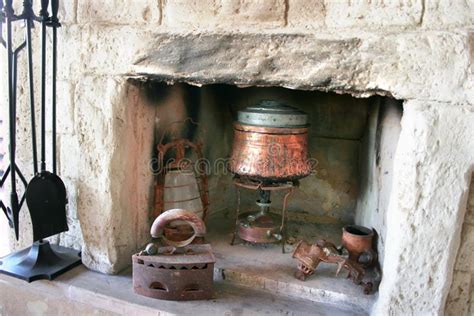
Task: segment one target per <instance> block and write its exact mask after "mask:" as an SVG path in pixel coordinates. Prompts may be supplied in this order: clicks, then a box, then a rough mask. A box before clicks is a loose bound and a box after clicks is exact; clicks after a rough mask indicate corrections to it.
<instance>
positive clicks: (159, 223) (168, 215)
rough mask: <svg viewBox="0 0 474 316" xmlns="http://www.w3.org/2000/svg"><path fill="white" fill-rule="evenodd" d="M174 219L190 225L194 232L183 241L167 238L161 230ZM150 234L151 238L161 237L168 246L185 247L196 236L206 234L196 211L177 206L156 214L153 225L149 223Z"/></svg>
mask: <svg viewBox="0 0 474 316" xmlns="http://www.w3.org/2000/svg"><path fill="white" fill-rule="evenodd" d="M176 220H180V221H183V222H185V223H187V224H189V225H191V227H192V228H193V230H194V234H193V235H192V236H191V237H189V238H188V239H186V240H183V241H174V240H169V239H167V238H166V237H165V236H164V235H163V230H164V228H165V226H166V225H167V224H168V223H170V222H172V221H176ZM150 234H151V237H153V238H159V237H161V239H162V240H163V242H164V243H166V244H167V245H169V246H173V247H185V246H187V245H189V244H190V243H192V242H193V240H194V239H195V238H196V237H204V235H205V234H206V226H205V225H204V222H203V221H202V219H201V218H199V216H198V215H197V214H196V213H193V212H191V211H187V210H183V209H179V208H175V209H172V210H168V211H166V212H163V213H162V214H161V215H160V216H158V217H157V218H156V219H155V221H154V222H153V225H151V229H150Z"/></svg>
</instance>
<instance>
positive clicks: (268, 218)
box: [230, 177, 298, 253]
mask: <svg viewBox="0 0 474 316" xmlns="http://www.w3.org/2000/svg"><path fill="white" fill-rule="evenodd" d="M233 182H234V185H235V187H236V188H237V210H236V216H235V227H234V233H233V236H232V241H231V243H230V244H231V245H234V243H235V239H236V236H239V238H240V239H242V240H245V241H248V242H251V243H255V244H262V243H274V242H281V250H282V253H285V244H286V239H287V237H286V231H285V228H286V221H287V214H286V210H287V206H288V198H289V197H290V195H291V193H292V192H293V189H294V188H295V187H297V186H298V182H297V181H294V182H285V183H273V184H263V183H261V182H255V181H251V180H243V179H241V178H238V177H236V178H234V180H233ZM242 188H243V189H248V190H254V191H257V192H259V193H260V194H261V195H262V194H263V195H264V196H266V197H267V201H265V202H263V203H262V201H261V200H259V201H257V205H258V206H260V207H261V208H262V211H261V212H253V213H244V214H240V208H241V199H240V194H241V192H240V190H241V189H242ZM274 191H286V193H285V196H284V197H283V207H282V210H281V216H279V215H277V214H273V213H270V211H269V208H270V201H269V197H270V192H274ZM278 217H281V219H280V223H278V222H277V220H278V219H279V218H278ZM259 219H262V220H261V221H259Z"/></svg>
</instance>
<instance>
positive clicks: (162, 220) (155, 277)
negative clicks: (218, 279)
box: [132, 209, 216, 301]
mask: <svg viewBox="0 0 474 316" xmlns="http://www.w3.org/2000/svg"><path fill="white" fill-rule="evenodd" d="M172 221H183V222H185V223H186V224H188V225H190V226H191V227H192V228H193V230H194V234H193V235H192V236H191V237H190V238H188V239H186V240H184V241H174V240H170V239H167V238H166V237H165V236H164V235H163V231H164V228H165V227H166V225H167V224H168V223H170V222H172ZM205 234H206V226H205V225H204V222H203V221H202V219H201V218H199V216H198V215H197V214H196V213H194V212H191V211H187V210H183V209H172V210H168V211H166V212H164V213H162V214H161V215H160V216H158V217H157V218H156V220H155V221H154V222H153V225H152V227H151V236H152V237H153V238H159V237H161V239H162V241H163V242H164V243H165V244H166V245H168V246H165V247H158V246H157V245H156V244H154V243H151V244H148V245H147V247H146V249H145V250H144V251H141V252H140V253H138V254H135V255H133V256H132V261H133V290H134V292H135V293H137V294H140V295H144V296H149V297H152V298H157V299H162V300H174V301H185V300H186V301H187V300H205V299H210V298H211V297H212V295H213V276H214V263H215V261H216V260H215V258H214V255H213V254H212V249H211V246H210V245H209V244H199V245H198V244H191V243H192V242H193V241H194V239H195V238H199V237H201V238H202V237H204V235H205Z"/></svg>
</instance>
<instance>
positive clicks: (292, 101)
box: [117, 79, 403, 309]
mask: <svg viewBox="0 0 474 316" xmlns="http://www.w3.org/2000/svg"><path fill="white" fill-rule="evenodd" d="M262 100H274V101H275V100H276V101H279V102H284V103H285V104H288V105H290V106H292V107H294V108H297V109H298V110H300V111H303V112H305V113H306V114H307V115H308V120H309V128H308V151H309V157H310V159H311V161H312V164H311V167H312V170H311V174H310V175H309V176H307V177H304V178H302V179H301V180H300V181H299V185H298V187H297V188H294V190H293V192H292V194H291V196H290V197H289V198H288V205H287V216H288V222H287V226H286V228H285V238H286V243H285V246H284V250H285V253H284V254H283V253H281V247H280V246H279V245H278V243H275V244H258V245H251V244H250V243H248V242H244V241H242V240H238V241H237V242H236V243H235V244H234V245H233V246H232V245H230V243H231V240H232V237H233V232H234V229H235V223H236V218H235V214H236V207H237V188H236V185H235V183H234V182H233V178H234V174H232V172H231V171H230V170H229V169H230V168H229V158H230V156H231V153H232V146H233V142H234V138H233V136H234V135H233V133H234V130H233V123H234V122H235V121H236V120H237V116H238V112H239V111H240V110H242V109H245V108H247V107H249V106H253V105H255V104H257V103H258V102H261V101H262ZM125 102H126V103H127V105H126V106H124V107H123V108H124V111H125V112H126V113H125V115H124V116H123V117H122V118H121V120H123V122H121V124H120V130H119V132H118V133H117V135H119V137H121V139H122V140H123V146H121V147H120V148H118V149H117V150H118V153H117V155H118V156H119V157H121V162H122V168H123V170H122V171H123V172H124V173H125V174H127V178H126V179H127V181H124V183H122V184H121V186H122V192H123V194H122V196H121V199H127V201H128V202H127V203H128V205H131V206H132V207H133V208H134V211H133V212H130V214H124V216H122V218H121V220H122V227H123V226H125V225H127V226H130V227H129V229H128V231H130V232H131V233H132V234H134V235H135V236H136V238H135V240H136V247H137V250H138V249H143V245H145V244H146V243H147V242H148V241H149V227H150V224H151V221H152V220H154V218H155V217H156V216H157V214H158V213H157V210H156V196H155V192H156V181H157V179H156V177H157V174H159V172H160V168H162V167H163V166H162V165H161V164H160V163H159V159H158V158H159V150H158V147H159V145H160V144H166V143H168V142H170V141H171V140H172V139H175V138H179V137H182V138H186V139H189V140H191V141H196V142H197V141H198V140H201V141H202V144H203V146H202V156H203V160H204V161H205V168H204V169H205V171H206V175H207V177H208V192H209V196H208V200H209V208H208V217H207V220H206V226H207V230H208V233H207V235H206V239H207V241H209V242H210V243H211V245H212V247H213V249H214V252H215V253H217V257H218V258H219V260H218V262H217V263H216V268H217V269H220V270H221V272H222V275H223V279H224V278H225V279H226V280H233V281H235V282H237V283H242V284H244V285H250V284H245V283H246V282H248V280H249V278H246V276H245V275H246V274H248V273H251V274H255V275H258V278H257V279H256V280H257V281H255V280H253V281H252V282H257V283H258V285H259V286H262V287H270V286H276V287H277V288H278V286H279V285H278V284H279V283H278V282H280V281H282V280H283V281H285V282H289V283H295V284H297V286H296V287H297V288H298V287H300V288H301V289H300V290H298V293H297V294H295V296H301V291H303V292H304V291H307V294H308V296H312V294H311V295H310V293H312V292H314V291H316V289H318V290H321V291H320V292H318V293H319V295H322V296H324V295H325V294H324V291H333V292H335V293H339V294H344V295H345V296H344V297H346V298H347V300H349V303H352V304H354V306H359V307H360V308H362V309H366V308H367V306H368V305H371V304H372V302H373V301H374V295H364V294H363V293H362V289H361V288H360V287H359V286H357V285H355V284H353V283H352V282H350V281H349V280H347V279H346V278H345V276H342V275H339V276H335V271H336V269H335V266H333V265H330V264H326V263H321V265H319V266H318V267H317V270H316V272H315V273H314V275H313V276H311V277H308V278H307V279H306V280H305V282H301V281H299V280H297V279H296V278H294V273H295V272H296V270H297V262H296V261H295V259H293V258H292V256H291V253H292V251H293V250H294V248H295V247H296V245H297V244H298V242H299V241H300V240H306V241H307V242H308V243H311V244H314V243H316V241H317V240H320V239H325V240H327V241H328V242H332V243H334V244H335V245H341V238H342V228H343V227H344V226H345V225H350V224H356V225H362V226H365V227H368V228H370V229H373V230H374V231H375V236H374V238H375V239H376V240H374V248H375V249H376V250H377V252H378V261H379V262H380V265H381V267H382V269H383V260H384V256H383V255H384V252H383V250H384V245H385V244H386V242H387V241H386V240H385V214H386V210H387V207H388V203H389V196H390V191H391V180H392V178H391V177H392V161H393V158H394V153H395V151H396V147H397V141H398V135H399V132H400V120H401V117H402V112H403V111H402V103H401V101H398V100H395V99H391V98H388V97H382V96H374V97H370V98H355V97H352V96H350V95H347V94H336V93H325V92H318V91H302V90H291V89H286V88H281V87H255V86H252V87H237V86H232V85H224V84H215V85H204V86H200V87H198V86H192V85H188V84H186V83H174V84H167V83H163V82H158V81H154V80H145V81H143V80H131V79H130V80H129V84H128V85H127V89H126V93H125ZM174 154H176V153H173V155H174ZM173 155H171V156H173ZM192 155H193V153H192V151H189V152H188V151H186V152H185V153H184V157H186V158H191V156H192ZM165 160H166V157H165ZM285 194H286V192H285V191H284V190H281V191H278V190H276V191H274V192H272V194H271V205H270V213H275V214H278V213H279V212H280V210H281V209H282V206H283V201H284V199H285ZM259 198H260V199H261V198H262V196H258V194H255V192H252V191H249V190H245V189H242V190H241V192H240V208H241V209H243V210H256V208H257V205H256V200H257V199H259ZM175 200H179V201H181V200H182V199H181V200H180V199H179V198H175ZM188 202H189V201H188V200H186V203H188ZM259 203H260V204H262V201H260V202H259ZM201 207H202V205H201ZM354 229H355V230H354V231H349V232H350V233H353V234H356V235H365V234H366V232H365V231H364V230H363V228H354ZM365 259H367V258H365ZM371 273H372V274H371V275H370V277H372V278H373V279H375V280H376V282H377V283H378V282H379V281H380V278H381V275H382V273H381V271H380V270H376V269H374V271H373V272H371ZM224 276H225V277H224ZM272 282H276V283H272ZM281 284H284V282H283V283H281ZM281 286H283V285H281ZM277 288H276V289H275V290H276V291H278V290H281V289H277ZM290 294H291V293H290ZM316 296H317V295H316ZM310 298H311V297H310ZM311 299H315V298H314V297H312V298H311Z"/></svg>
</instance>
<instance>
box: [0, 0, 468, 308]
mask: <svg viewBox="0 0 474 316" xmlns="http://www.w3.org/2000/svg"><path fill="white" fill-rule="evenodd" d="M469 3H470V2H462V1H459V2H457V1H454V2H452V3H451V2H449V1H446V2H439V3H438V2H436V3H435V2H430V1H422V0H413V1H388V2H387V1H385V2H384V1H322V0H286V1H284V0H258V1H232V0H229V1H224V0H222V1H211V0H209V1H208V0H205V1H193V0H179V1H178V0H176V1H165V0H160V1H158V0H156V1H155V0H142V1H128V0H126V1H116V0H110V1H105V2H104V3H100V4H99V3H93V2H90V1H82V0H75V1H64V3H63V7H62V8H61V11H60V13H61V15H62V17H63V21H64V23H63V27H62V29H61V31H60V43H61V44H60V50H59V53H60V59H59V60H60V65H61V66H60V67H59V68H60V73H59V78H60V82H59V91H60V94H59V98H60V102H59V104H60V106H58V110H59V111H60V112H59V118H60V120H59V124H60V125H59V128H60V129H59V133H60V137H59V148H60V155H59V157H58V158H59V163H60V165H59V166H60V172H61V174H60V175H61V177H63V179H64V180H65V182H66V184H67V188H68V194H69V202H70V204H69V210H68V211H69V214H68V218H69V225H70V231H69V232H66V233H64V234H61V235H60V236H58V237H56V238H55V241H56V242H59V243H60V244H63V245H66V246H70V247H75V248H80V249H82V251H83V252H82V256H83V262H84V264H85V265H86V266H87V267H88V268H89V269H92V270H95V271H99V272H102V273H107V274H115V273H119V272H120V271H122V270H123V269H125V268H127V267H128V266H129V265H130V263H131V259H130V257H131V254H133V253H134V252H136V251H137V250H139V249H141V248H142V247H143V245H144V244H146V242H147V241H148V239H149V227H150V214H152V212H153V199H154V196H153V192H154V190H153V188H154V183H153V181H154V178H153V173H152V172H151V170H150V161H151V160H152V158H153V155H154V150H155V146H156V143H157V138H158V136H159V135H160V132H162V130H161V128H162V127H163V126H164V124H165V123H166V122H169V121H174V120H178V119H183V118H185V117H188V116H191V117H194V118H196V119H198V120H199V122H200V124H201V125H202V126H203V127H204V128H205V130H207V131H208V133H207V134H204V135H203V138H204V141H205V150H204V152H205V156H206V158H208V159H210V160H211V161H213V160H216V159H218V158H226V157H228V155H229V154H230V148H231V142H232V137H231V136H232V127H231V124H232V121H233V120H234V119H235V117H234V116H233V115H234V114H235V111H236V110H237V109H239V108H242V107H244V106H247V105H250V104H252V103H253V102H255V101H257V100H259V99H262V98H278V99H283V100H286V101H288V102H289V103H291V104H292V105H293V106H296V107H298V108H300V109H302V110H304V111H306V112H307V113H308V114H309V115H310V118H311V134H310V151H311V156H312V157H314V158H315V159H316V160H317V161H318V165H317V166H316V174H315V175H314V176H311V177H308V178H307V179H305V180H302V182H301V185H300V188H299V189H298V190H297V192H295V194H294V197H293V198H292V200H291V202H290V219H292V220H294V221H302V222H308V223H317V224H318V225H320V226H318V227H324V225H327V226H328V227H329V226H331V225H333V226H331V227H336V228H334V230H332V231H331V232H332V233H331V234H334V231H337V232H339V229H340V227H341V226H340V225H343V224H346V223H357V224H361V225H364V226H368V227H371V228H374V229H375V230H376V231H377V233H378V242H377V249H378V252H379V261H380V264H381V267H382V279H381V283H380V286H379V288H378V291H377V293H376V294H375V295H373V296H372V297H371V298H370V299H366V300H365V301H364V303H362V304H360V305H359V306H358V307H360V308H362V309H364V310H365V311H366V312H370V311H371V312H372V313H373V314H374V315H380V314H388V313H390V314H417V313H426V314H441V313H443V312H444V311H445V310H446V312H449V313H453V314H455V313H461V312H464V313H467V312H468V310H469V309H470V310H471V312H472V310H473V307H472V304H473V303H472V298H471V297H472V287H473V286H472V285H471V277H472V276H473V275H474V274H473V273H474V267H473V264H472V262H474V258H473V251H472V249H473V248H472V244H473V243H474V237H473V234H472V228H473V221H472V212H474V207H473V205H472V200H473V196H474V193H473V192H474V189H473V185H472V184H471V178H472V174H473V172H474V128H473V126H474V104H473V100H474V84H473V70H474V68H473V66H472V62H473V60H474V35H473V23H474V16H473V14H472V13H471V12H473V11H474V5H473V4H469ZM23 64H24V63H23ZM2 70H3V69H2ZM21 84H22V85H24V87H23V89H25V87H26V81H25V82H22V83H21ZM20 90H21V88H20ZM1 93H2V95H4V93H5V91H1ZM2 99H4V98H3V96H2ZM20 103H21V102H20ZM23 103H24V104H25V105H21V106H20V107H26V103H25V102H23ZM3 110H4V109H3V107H2V111H3ZM21 113H23V112H22V111H20V110H19V115H20V118H19V120H20V125H21V122H27V114H26V112H25V114H24V116H23V114H21ZM2 115H3V114H2ZM24 124H26V123H24ZM209 131H211V132H209ZM27 132H28V131H27V130H25V131H23V132H21V133H20V135H19V142H20V143H21V142H23V143H24V144H25V146H21V148H19V149H18V150H19V156H20V157H22V158H23V159H22V161H21V163H23V164H25V165H26V164H27V163H28V161H29V160H28V159H29V153H28V148H29V143H28V135H27ZM470 186H471V189H469V187H470ZM469 192H471V193H469ZM252 199H253V196H251V195H249V197H248V198H247V200H246V203H249V204H250V203H252V202H253V200H252ZM468 199H470V201H471V202H470V203H468V202H467V201H468ZM210 202H211V212H212V216H222V217H224V218H225V217H226V216H230V217H231V216H232V214H233V213H232V212H233V209H234V208H235V190H234V188H233V186H232V184H231V175H230V174H211V175H210ZM466 209H467V210H468V211H467V212H466ZM223 214H224V215H223ZM229 214H230V215H229ZM212 216H211V217H212ZM2 220H3V219H2ZM22 220H23V222H24V224H25V225H27V222H28V216H27V212H26V211H24V212H23V218H22ZM213 223H215V221H210V222H209V223H208V228H209V230H210V231H211V233H212V230H213ZM338 225H339V226H338ZM330 236H332V235H330ZM222 239H229V236H228V235H224V236H223V237H222ZM11 240H12V242H11V244H12V247H21V246H25V245H28V244H29V243H30V242H31V239H30V237H29V235H28V231H24V232H23V237H22V239H21V240H20V241H21V243H20V244H16V243H15V242H13V238H11ZM242 249H243V248H242V247H240V246H235V248H232V249H230V250H229V251H233V253H232V255H233V256H236V255H238V252H239V251H242ZM226 251H227V250H226ZM282 256H284V255H282ZM286 256H290V255H289V254H286ZM294 268H295V267H294V266H289V267H288V271H293V270H292V269H294ZM285 271H286V270H285ZM219 272H220V273H222V276H221V278H224V279H227V281H229V282H232V281H235V282H237V283H239V282H240V283H244V285H247V286H253V287H258V288H261V289H263V290H266V291H269V292H271V293H278V294H282V293H283V294H285V292H291V293H292V294H291V295H292V296H296V297H298V296H300V297H301V298H305V299H310V300H313V301H325V300H326V301H327V302H329V303H341V304H344V303H347V304H348V306H351V304H355V303H354V299H353V300H350V299H348V298H347V297H345V296H344V295H342V296H341V293H339V292H337V291H335V290H334V291H332V292H331V291H330V290H326V292H324V291H323V292H322V291H320V290H318V287H317V286H316V287H314V288H310V287H299V285H298V284H296V281H295V283H291V282H286V281H281V283H280V285H279V284H278V281H279V280H272V279H271V277H266V276H264V277H262V278H261V279H257V278H255V279H252V280H251V281H248V280H247V281H245V278H246V277H247V278H248V276H246V275H245V274H242V273H240V272H239V271H238V269H235V270H232V269H227V270H226V268H221V270H219ZM225 273H227V276H224V274H225ZM317 277H318V276H317V274H316V275H315V276H314V278H316V279H317ZM262 279H264V280H263V281H262ZM467 280H469V281H467ZM272 282H273V283H272ZM342 282H344V280H343V281H342ZM295 284H296V285H295ZM284 286H286V290H285V289H284V288H283V287H284ZM291 288H293V289H296V290H288V289H291ZM318 291H319V292H318ZM328 293H329V294H328ZM351 293H352V292H351ZM325 295H326V296H329V299H327V297H326V298H325V299H323V297H324V296H325ZM331 295H332V296H331ZM338 295H339V296H338ZM346 296H347V295H346ZM469 302H470V303H469ZM469 304H471V306H469Z"/></svg>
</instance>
